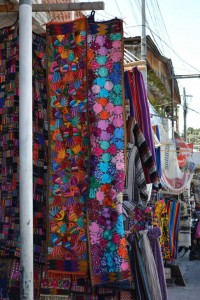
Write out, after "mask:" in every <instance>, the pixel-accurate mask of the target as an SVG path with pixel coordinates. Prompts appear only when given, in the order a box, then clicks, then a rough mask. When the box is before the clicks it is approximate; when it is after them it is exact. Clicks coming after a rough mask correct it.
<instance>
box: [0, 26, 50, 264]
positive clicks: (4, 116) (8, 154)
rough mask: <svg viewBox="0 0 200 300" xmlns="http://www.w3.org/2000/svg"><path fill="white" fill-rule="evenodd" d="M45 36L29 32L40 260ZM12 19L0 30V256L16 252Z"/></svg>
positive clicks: (38, 255) (39, 253)
mask: <svg viewBox="0 0 200 300" xmlns="http://www.w3.org/2000/svg"><path fill="white" fill-rule="evenodd" d="M45 47H46V43H45V39H44V38H42V37H40V36H39V35H36V34H33V182H34V183H33V190H34V194H33V206H34V259H35V261H38V262H44V256H45V255H44V254H45V250H44V242H45V238H46V233H45V226H46V225H45V218H44V215H45V205H46V204H45V202H46V173H47V138H48V136H47V132H48V127H47V114H46V105H47V104H46V103H47V102H46V75H45V69H46V64H45V50H46V49H45ZM18 48H19V43H18V23H16V24H15V25H14V26H12V27H7V28H4V29H1V30H0V174H1V175H0V176H1V180H0V197H1V202H0V256H3V257H10V258H11V257H19V249H20V243H19V178H18V175H19V174H18V171H19V168H18V167H19V90H18V86H19V84H18V72H19V55H18V51H19V49H18Z"/></svg>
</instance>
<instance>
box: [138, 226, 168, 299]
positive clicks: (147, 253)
mask: <svg viewBox="0 0 200 300" xmlns="http://www.w3.org/2000/svg"><path fill="white" fill-rule="evenodd" d="M147 232H148V231H147V230H143V231H140V233H139V235H140V237H141V239H140V249H141V254H142V260H143V263H144V267H145V270H146V274H147V278H148V283H149V292H150V295H151V299H152V300H162V299H163V298H162V293H161V287H160V281H159V277H158V272H157V267H156V263H155V260H154V256H153V252H152V249H151V246H150V241H149V239H148V236H147Z"/></svg>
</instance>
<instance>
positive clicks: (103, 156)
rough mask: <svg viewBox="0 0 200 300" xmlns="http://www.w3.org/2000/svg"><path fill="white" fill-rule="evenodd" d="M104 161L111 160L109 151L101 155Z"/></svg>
mask: <svg viewBox="0 0 200 300" xmlns="http://www.w3.org/2000/svg"><path fill="white" fill-rule="evenodd" d="M101 159H102V160H103V161H104V162H109V161H110V160H111V156H110V154H109V153H104V154H103V155H102V157H101Z"/></svg>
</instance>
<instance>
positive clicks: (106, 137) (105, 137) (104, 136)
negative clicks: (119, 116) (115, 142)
mask: <svg viewBox="0 0 200 300" xmlns="http://www.w3.org/2000/svg"><path fill="white" fill-rule="evenodd" d="M100 139H101V140H104V141H108V140H110V133H108V132H107V131H102V132H101V136H100Z"/></svg>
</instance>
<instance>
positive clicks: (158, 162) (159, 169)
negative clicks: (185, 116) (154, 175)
mask: <svg viewBox="0 0 200 300" xmlns="http://www.w3.org/2000/svg"><path fill="white" fill-rule="evenodd" d="M153 130H154V133H155V135H156V137H157V139H158V142H160V131H159V127H158V125H155V126H153ZM155 153H156V169H157V172H158V176H159V178H161V176H162V166H161V149H160V146H158V147H156V148H155Z"/></svg>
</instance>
